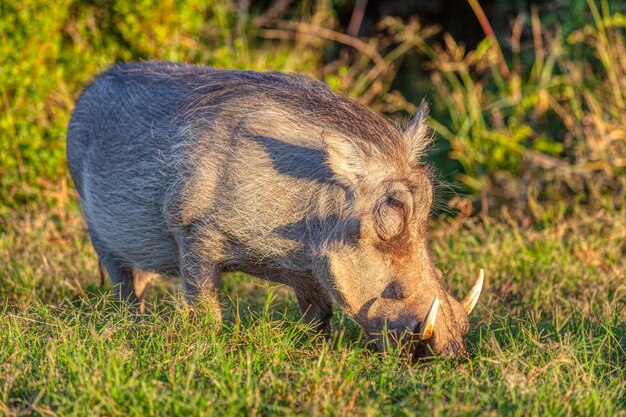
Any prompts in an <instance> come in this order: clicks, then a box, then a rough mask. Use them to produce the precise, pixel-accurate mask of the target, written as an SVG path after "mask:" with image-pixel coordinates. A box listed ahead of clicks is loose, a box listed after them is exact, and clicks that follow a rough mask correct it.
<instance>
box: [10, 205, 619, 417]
mask: <svg viewBox="0 0 626 417" xmlns="http://www.w3.org/2000/svg"><path fill="white" fill-rule="evenodd" d="M69 211H70V213H69V214H63V213H61V212H60V211H58V212H57V211H55V210H52V211H47V212H45V214H36V215H35V214H33V212H25V213H21V214H15V213H14V214H13V215H10V216H6V217H4V218H3V220H2V223H1V224H0V229H2V230H3V233H2V234H1V235H0V300H2V301H0V303H2V304H1V305H0V414H5V415H8V416H10V415H30V414H32V415H76V416H78V415H85V416H125V415H182V414H184V415H188V416H192V415H233V414H252V415H259V414H261V415H268V414H281V415H283V414H284V415H311V414H312V415H407V416H410V415H446V416H456V415H537V416H539V415H541V416H567V415H576V416H585V415H588V416H626V377H625V373H624V368H625V366H626V325H625V320H626V308H625V295H626V281H625V280H624V271H625V270H626V261H625V259H626V257H625V248H626V212H624V211H621V212H610V211H607V212H603V211H597V212H595V213H593V214H589V213H585V212H581V213H579V214H578V215H576V216H574V217H573V218H572V219H570V220H567V221H566V220H562V221H558V222H555V223H554V224H551V225H544V226H543V227H542V228H541V229H540V230H539V229H520V228H518V227H517V226H516V225H515V223H513V222H512V221H509V222H507V221H506V220H503V221H496V220H494V219H492V218H483V219H472V218H470V219H460V218H457V219H451V220H440V221H439V222H438V223H437V224H435V225H434V231H433V235H434V236H433V252H434V255H435V257H436V259H437V261H438V264H439V265H440V267H441V269H442V270H443V271H444V273H445V276H446V277H447V285H448V287H449V288H451V289H452V290H453V292H454V293H455V294H456V295H457V296H458V297H461V296H462V293H464V292H465V291H467V289H468V287H469V285H470V283H471V281H472V280H473V278H474V276H475V275H476V272H477V270H478V268H479V267H481V266H482V267H485V269H486V271H487V282H486V289H485V291H484V295H483V296H482V298H481V300H480V302H479V304H478V307H477V311H476V312H475V313H474V315H473V317H472V321H471V331H470V334H469V336H468V347H469V354H468V357H467V358H465V359H463V360H459V361H449V360H445V359H438V360H434V361H431V362H425V363H418V364H415V365H412V366H408V365H407V364H406V363H405V362H404V361H403V360H402V359H401V358H399V357H397V356H396V355H394V354H390V355H388V356H385V357H380V356H378V355H377V354H374V353H372V352H369V351H368V350H367V349H366V347H365V345H364V343H363V341H362V334H361V332H360V330H359V328H358V327H357V326H356V325H355V324H354V323H352V322H351V321H350V320H349V319H348V318H347V317H345V316H344V315H343V314H342V313H341V312H337V313H336V314H335V317H334V319H333V326H334V331H333V336H332V338H331V339H330V340H320V339H318V338H316V337H313V336H312V335H311V333H310V332H308V329H307V328H306V326H304V325H303V324H301V323H299V322H298V320H299V314H298V312H297V308H296V305H295V301H294V297H293V296H292V295H291V294H290V292H289V290H287V289H286V288H284V287H279V286H275V285H272V284H263V283H261V282H260V281H257V280H253V279H251V278H249V277H246V276H244V275H241V274H232V275H229V276H226V277H225V280H224V290H225V292H226V294H227V297H228V299H229V301H228V302H227V306H226V307H227V308H226V315H227V317H226V320H225V324H224V325H223V327H222V329H221V330H217V329H216V327H215V326H214V323H213V322H212V321H211V320H210V319H209V318H206V319H200V320H199V321H197V322H190V321H189V319H188V314H187V312H186V311H185V309H184V307H182V304H181V303H180V300H179V293H178V290H177V282H176V281H166V280H162V281H159V282H157V283H156V285H155V286H154V287H153V288H152V289H151V290H150V292H149V308H148V311H149V313H148V314H147V316H146V317H145V318H143V319H142V320H137V319H135V318H134V317H133V316H132V315H129V314H128V313H126V312H124V311H117V310H116V309H115V308H114V306H113V303H112V297H111V294H110V287H109V286H108V285H107V286H105V287H104V288H99V286H98V280H99V278H98V273H97V267H96V261H95V257H94V254H93V249H92V248H91V247H90V245H89V243H88V239H87V236H86V233H85V232H84V230H83V225H82V222H81V220H80V218H79V216H78V215H77V213H76V212H75V210H74V209H70V210H69ZM505 214H506V213H505ZM503 218H505V219H506V218H507V216H503Z"/></svg>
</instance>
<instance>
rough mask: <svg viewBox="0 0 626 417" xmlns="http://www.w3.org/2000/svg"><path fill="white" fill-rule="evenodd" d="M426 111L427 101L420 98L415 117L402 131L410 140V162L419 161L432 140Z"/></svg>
mask: <svg viewBox="0 0 626 417" xmlns="http://www.w3.org/2000/svg"><path fill="white" fill-rule="evenodd" d="M428 111H429V109H428V103H427V102H426V100H422V104H420V108H419V110H418V111H417V114H415V117H414V118H413V120H412V121H411V123H410V124H409V126H408V127H407V128H406V130H405V131H404V135H405V136H406V137H407V139H408V140H409V142H410V149H411V155H410V162H411V163H412V164H415V163H418V162H419V160H420V158H421V157H422V156H423V155H424V153H426V149H428V146H430V144H431V143H432V140H433V136H432V133H431V130H430V125H429V124H428Z"/></svg>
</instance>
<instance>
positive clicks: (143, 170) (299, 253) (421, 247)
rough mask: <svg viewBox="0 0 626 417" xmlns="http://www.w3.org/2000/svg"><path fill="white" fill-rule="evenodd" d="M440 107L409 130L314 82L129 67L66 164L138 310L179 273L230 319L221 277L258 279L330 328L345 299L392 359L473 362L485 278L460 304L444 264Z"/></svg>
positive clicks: (76, 137)
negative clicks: (408, 349) (438, 213)
mask: <svg viewBox="0 0 626 417" xmlns="http://www.w3.org/2000/svg"><path fill="white" fill-rule="evenodd" d="M427 110H428V109H427V106H426V105H425V104H424V105H422V107H421V110H420V111H419V113H418V114H417V116H416V117H415V119H414V120H413V121H412V122H411V123H410V124H409V126H408V127H407V129H406V130H404V131H401V130H400V129H399V128H397V127H396V126H395V125H394V124H392V123H390V122H389V121H388V120H386V119H385V118H384V117H382V116H380V115H378V114H375V113H373V112H372V111H370V110H368V109H367V108H365V107H364V106H362V105H360V104H358V103H355V102H354V101H352V100H349V99H348V98H345V97H342V96H340V95H337V94H334V93H333V92H332V91H331V90H330V89H329V88H328V86H327V85H326V84H324V83H322V82H318V81H314V80H312V79H309V78H307V77H304V76H299V75H292V74H283V73H278V72H266V73H262V72H253V71H227V70H216V69H212V68H206V67H199V66H191V65H180V64H173V63H157V62H144V63H127V64H118V65H115V66H113V67H112V68H111V69H109V70H108V71H106V72H104V73H103V74H101V75H100V76H99V77H98V78H97V79H96V80H95V82H93V84H92V85H90V86H89V87H88V88H86V90H85V91H84V92H83V94H82V96H81V97H80V99H79V101H78V103H77V104H76V108H75V109H74V113H73V114H72V119H71V122H70V126H69V130H68V134H67V159H68V162H69V166H70V170H71V174H72V178H73V179H74V183H75V185H76V188H77V190H78V193H79V195H80V199H81V203H82V210H83V213H84V217H85V219H86V222H87V225H88V228H89V234H90V236H91V241H92V243H93V246H94V248H95V250H96V252H97V253H98V255H99V257H100V260H101V262H102V265H103V266H104V268H105V269H106V271H107V272H108V275H109V276H110V278H111V280H112V282H113V284H114V286H115V289H116V292H117V294H118V296H119V297H120V298H121V299H123V300H126V301H128V302H130V303H133V304H136V305H142V297H143V290H144V285H143V283H142V277H144V276H146V274H152V273H159V274H172V273H175V274H178V275H180V276H181V278H182V282H183V289H184V293H185V296H186V298H187V300H188V301H189V303H190V304H191V305H192V306H197V305H198V304H202V305H205V306H209V307H210V308H212V309H213V310H214V312H215V313H216V314H217V315H218V316H219V315H220V314H221V311H220V304H219V301H218V288H219V285H220V276H221V274H222V272H224V271H243V272H245V273H248V274H251V275H253V276H257V277H260V278H264V279H267V280H271V281H276V282H279V283H283V284H286V285H288V286H290V287H291V288H293V290H294V292H295V294H296V297H297V301H298V305H299V308H300V310H301V311H302V313H303V315H304V320H306V321H308V322H311V323H316V324H317V325H318V326H320V328H322V329H327V328H328V326H329V321H330V318H331V315H332V303H333V302H336V303H337V304H339V305H340V306H341V307H342V308H343V309H344V310H345V311H346V312H347V314H348V315H350V317H352V318H353V319H354V320H355V321H356V322H357V323H359V324H360V325H361V326H362V327H363V329H364V330H365V331H366V333H367V334H368V335H370V336H371V337H372V338H373V339H375V340H376V343H377V345H378V347H379V349H381V350H384V349H385V348H386V347H388V346H389V345H388V343H387V341H390V342H389V343H391V344H392V345H393V344H394V343H396V342H397V341H398V340H403V341H407V340H408V341H411V342H414V343H411V344H410V345H411V346H413V347H414V349H413V350H412V351H413V352H417V353H416V354H417V355H424V354H429V352H430V353H434V354H440V353H444V352H448V353H449V354H451V355H460V354H462V353H463V352H464V351H465V345H464V342H463V336H464V335H465V333H466V332H467V330H468V313H469V312H470V311H471V310H472V308H473V307H474V305H475V303H476V301H477V299H478V295H479V293H480V290H481V286H482V275H481V277H480V278H479V279H478V281H477V282H476V284H475V286H474V288H473V289H472V290H471V292H470V295H469V296H468V297H467V298H466V299H465V300H464V301H463V302H458V301H456V300H455V299H454V298H453V297H452V296H450V295H449V294H448V293H447V292H446V290H445V289H444V288H443V286H442V283H441V272H440V271H439V270H438V269H437V268H436V267H435V266H434V264H433V261H432V256H431V254H430V252H429V248H428V241H427V238H428V231H427V228H428V226H427V220H428V216H429V211H430V208H431V202H432V198H433V183H432V178H431V173H430V170H429V168H428V167H427V166H425V165H424V164H423V163H421V162H420V158H421V156H422V154H423V153H424V151H425V149H426V147H427V146H428V144H429V142H430V138H431V134H430V133H429V127H428V124H427V120H426V114H427ZM435 319H436V320H435ZM383 335H390V336H391V337H383Z"/></svg>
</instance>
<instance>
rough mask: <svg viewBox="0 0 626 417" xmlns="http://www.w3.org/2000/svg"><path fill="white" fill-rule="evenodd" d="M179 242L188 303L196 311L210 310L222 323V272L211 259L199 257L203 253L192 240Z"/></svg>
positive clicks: (179, 239) (186, 239)
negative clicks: (195, 246) (220, 294)
mask: <svg viewBox="0 0 626 417" xmlns="http://www.w3.org/2000/svg"><path fill="white" fill-rule="evenodd" d="M177 241H178V249H179V257H180V276H181V278H182V281H183V291H184V293H185V298H186V299H187V302H188V303H189V305H190V306H191V307H192V308H194V309H198V308H200V309H206V310H208V311H209V312H210V313H211V314H212V315H213V316H214V318H215V320H216V321H218V322H221V320H222V307H221V305H220V300H219V289H220V281H221V276H222V272H221V270H220V269H219V268H218V267H217V266H216V265H215V264H214V263H212V262H211V261H210V260H209V259H206V257H204V256H200V255H199V254H201V253H203V251H202V250H200V248H194V245H193V239H192V238H188V237H185V236H179V237H178V238H177ZM194 314H195V313H194Z"/></svg>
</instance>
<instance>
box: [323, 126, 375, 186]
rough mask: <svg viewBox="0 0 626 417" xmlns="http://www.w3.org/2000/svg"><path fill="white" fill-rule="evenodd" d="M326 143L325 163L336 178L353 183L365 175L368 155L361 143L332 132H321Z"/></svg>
mask: <svg viewBox="0 0 626 417" xmlns="http://www.w3.org/2000/svg"><path fill="white" fill-rule="evenodd" d="M322 138H323V140H324V144H325V145H326V153H327V159H326V163H327V164H328V166H329V167H330V169H331V170H332V171H333V173H335V176H336V177H337V179H339V180H341V181H342V182H345V183H347V184H354V183H355V182H357V180H358V179H359V178H362V177H364V176H365V175H367V172H368V162H369V161H368V157H367V154H366V152H365V150H364V149H363V148H362V146H361V145H359V144H357V143H356V142H355V141H353V140H352V139H350V138H348V137H345V136H343V135H339V134H337V133H334V132H328V133H326V132H324V133H322Z"/></svg>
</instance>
